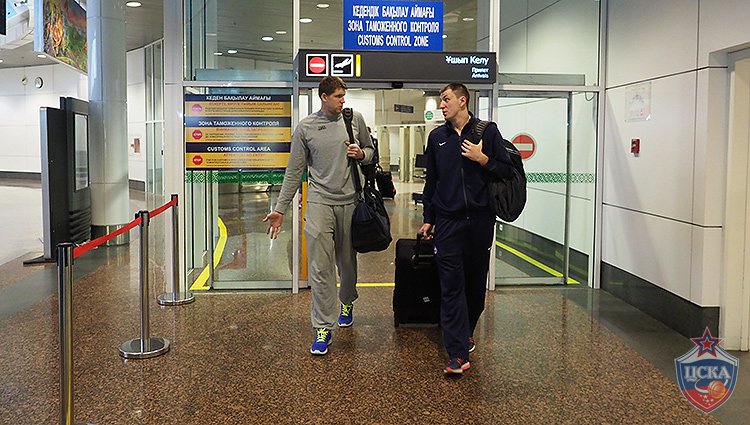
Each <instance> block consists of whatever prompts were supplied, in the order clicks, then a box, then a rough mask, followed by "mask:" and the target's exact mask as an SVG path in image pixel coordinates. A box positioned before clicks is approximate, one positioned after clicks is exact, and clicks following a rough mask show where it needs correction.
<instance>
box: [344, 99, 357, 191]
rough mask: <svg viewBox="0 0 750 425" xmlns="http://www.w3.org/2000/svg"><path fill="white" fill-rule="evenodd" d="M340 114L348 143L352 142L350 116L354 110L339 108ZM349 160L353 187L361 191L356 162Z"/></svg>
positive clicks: (352, 115)
mask: <svg viewBox="0 0 750 425" xmlns="http://www.w3.org/2000/svg"><path fill="white" fill-rule="evenodd" d="M341 115H342V116H343V117H344V124H346V133H347V134H348V135H349V143H353V142H354V130H352V118H353V117H354V111H353V110H352V108H344V109H342V110H341ZM349 162H350V163H351V165H352V167H351V169H352V178H353V179H354V189H355V190H356V191H357V193H358V194H361V193H362V182H361V181H360V180H359V173H358V172H357V163H356V162H355V161H354V160H353V159H351V158H349Z"/></svg>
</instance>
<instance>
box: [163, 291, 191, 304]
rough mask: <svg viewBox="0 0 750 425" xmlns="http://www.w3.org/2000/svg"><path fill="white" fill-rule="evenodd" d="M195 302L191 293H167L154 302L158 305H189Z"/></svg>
mask: <svg viewBox="0 0 750 425" xmlns="http://www.w3.org/2000/svg"><path fill="white" fill-rule="evenodd" d="M193 301H195V296H194V295H193V293H192V292H178V293H176V294H175V293H174V292H167V293H164V294H161V295H159V296H158V297H156V302H157V303H159V305H183V304H190V303H191V302H193Z"/></svg>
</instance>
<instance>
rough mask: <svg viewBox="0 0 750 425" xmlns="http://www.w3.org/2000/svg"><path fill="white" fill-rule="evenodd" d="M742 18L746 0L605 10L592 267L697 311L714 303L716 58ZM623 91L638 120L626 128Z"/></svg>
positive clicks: (669, 1) (717, 245) (618, 1)
mask: <svg viewBox="0 0 750 425" xmlns="http://www.w3.org/2000/svg"><path fill="white" fill-rule="evenodd" d="M748 21H750V2H747V1H746V0H733V1H724V0H660V1H658V2H655V1H652V0H610V2H609V17H608V45H607V49H608V56H607V59H608V61H607V76H606V77H607V80H606V85H607V101H606V104H605V105H603V106H604V107H605V108H606V119H605V128H606V130H605V137H604V141H603V144H604V157H605V163H604V170H603V171H604V174H603V177H604V185H605V186H604V199H603V200H604V204H605V205H604V209H603V234H602V238H603V247H602V260H603V261H604V262H606V263H609V264H611V265H614V266H616V267H618V268H621V269H623V270H625V271H627V272H629V273H631V274H634V275H636V276H639V277H641V278H643V279H645V280H647V281H649V282H651V283H653V284H655V285H658V286H660V287H662V288H664V289H666V290H668V291H670V292H672V293H674V294H677V295H679V296H680V297H682V298H684V299H686V300H689V301H691V302H693V303H695V304H698V305H701V306H719V304H720V299H719V296H720V290H721V287H720V279H721V278H720V265H721V261H722V254H721V251H722V236H721V235H722V227H723V214H724V196H725V195H724V193H725V190H726V182H725V174H726V154H727V126H728V117H727V115H728V113H727V108H728V72H727V68H726V64H727V52H729V51H736V50H739V49H742V48H745V47H747V46H749V45H750V26H748V25H745V23H746V22H748ZM635 84H650V86H651V97H650V105H651V116H650V119H648V120H644V121H632V120H628V119H627V108H628V105H629V104H628V99H629V94H628V93H629V92H630V93H632V90H630V89H632V88H633V87H634V86H635ZM635 137H638V138H640V139H641V153H640V156H639V157H637V158H636V157H634V156H633V155H631V154H630V153H629V152H630V140H631V138H635Z"/></svg>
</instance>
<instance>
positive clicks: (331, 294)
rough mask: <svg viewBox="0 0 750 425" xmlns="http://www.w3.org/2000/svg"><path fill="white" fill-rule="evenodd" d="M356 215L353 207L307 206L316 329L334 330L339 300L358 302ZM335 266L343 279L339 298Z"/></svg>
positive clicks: (309, 275)
mask: <svg viewBox="0 0 750 425" xmlns="http://www.w3.org/2000/svg"><path fill="white" fill-rule="evenodd" d="M353 212H354V204H353V203H352V204H348V205H323V204H315V203H310V202H308V203H307V211H306V213H305V236H306V237H307V273H308V282H309V284H310V287H311V289H312V310H311V312H310V318H311V320H312V325H313V327H314V328H327V329H333V326H334V324H335V323H336V320H337V318H338V313H339V303H338V302H337V298H338V300H340V301H341V302H342V303H344V304H349V303H351V302H352V301H354V300H356V299H357V286H356V285H357V253H356V251H354V248H352V239H351V227H352V213H353ZM334 265H336V266H337V268H338V272H339V278H340V279H341V289H340V290H339V291H338V297H336V272H335V270H334Z"/></svg>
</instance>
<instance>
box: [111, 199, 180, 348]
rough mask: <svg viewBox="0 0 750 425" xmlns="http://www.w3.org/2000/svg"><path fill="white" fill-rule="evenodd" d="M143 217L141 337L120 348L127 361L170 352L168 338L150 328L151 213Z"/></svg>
mask: <svg viewBox="0 0 750 425" xmlns="http://www.w3.org/2000/svg"><path fill="white" fill-rule="evenodd" d="M138 215H140V216H141V226H140V231H141V255H140V257H141V259H140V266H141V273H140V288H141V337H140V338H134V339H131V340H129V341H125V342H124V343H123V344H122V345H121V346H120V355H121V356H123V357H125V358H126V359H148V358H151V357H156V356H160V355H162V354H164V353H166V352H167V351H169V340H167V339H166V338H159V337H152V336H150V332H149V327H148V320H149V319H148V299H149V298H148V288H149V275H150V274H149V262H148V225H149V213H148V211H147V210H143V211H140V212H139V213H138Z"/></svg>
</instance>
